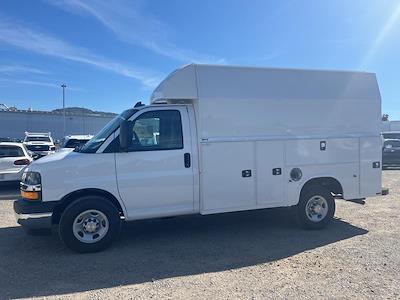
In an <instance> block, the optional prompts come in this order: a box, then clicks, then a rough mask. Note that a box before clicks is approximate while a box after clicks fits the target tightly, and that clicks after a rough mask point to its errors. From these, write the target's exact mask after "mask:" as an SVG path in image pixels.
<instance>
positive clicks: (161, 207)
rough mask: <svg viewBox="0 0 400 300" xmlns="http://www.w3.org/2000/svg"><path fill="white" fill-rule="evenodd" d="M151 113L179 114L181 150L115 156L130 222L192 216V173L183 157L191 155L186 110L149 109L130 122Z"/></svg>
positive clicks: (174, 108)
mask: <svg viewBox="0 0 400 300" xmlns="http://www.w3.org/2000/svg"><path fill="white" fill-rule="evenodd" d="M154 110H173V111H179V112H180V116H181V120H182V130H183V137H184V139H183V144H184V145H183V146H184V147H183V149H177V150H159V151H138V152H121V153H116V154H115V168H116V175H117V185H118V191H119V195H120V198H121V199H122V201H123V202H124V204H125V206H126V209H127V216H126V218H127V219H130V220H133V219H142V218H154V217H161V216H169V215H175V214H181V215H182V214H193V213H194V210H195V206H194V197H193V196H194V193H193V189H194V185H193V169H192V168H185V167H184V154H185V153H192V141H191V136H192V135H191V131H190V124H189V115H188V110H187V108H186V107H185V106H173V107H149V108H145V109H142V110H141V111H139V112H138V113H136V114H135V115H134V116H132V117H131V120H133V119H135V118H138V117H139V116H140V115H142V114H145V113H148V112H151V111H154Z"/></svg>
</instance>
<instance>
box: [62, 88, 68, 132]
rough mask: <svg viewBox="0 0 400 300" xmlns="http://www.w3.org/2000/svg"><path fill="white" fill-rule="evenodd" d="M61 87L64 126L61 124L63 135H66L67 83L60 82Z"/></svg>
mask: <svg viewBox="0 0 400 300" xmlns="http://www.w3.org/2000/svg"><path fill="white" fill-rule="evenodd" d="M61 87H62V96H63V119H64V120H63V122H64V126H63V137H64V136H66V134H65V88H66V87H67V85H66V84H65V83H63V84H61Z"/></svg>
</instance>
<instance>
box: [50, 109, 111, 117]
mask: <svg viewBox="0 0 400 300" xmlns="http://www.w3.org/2000/svg"><path fill="white" fill-rule="evenodd" d="M52 112H54V113H60V114H62V113H63V109H62V108H57V109H54V110H52ZM65 113H66V114H74V115H110V116H114V115H116V114H115V113H111V112H103V111H93V110H91V109H88V108H84V107H66V108H65Z"/></svg>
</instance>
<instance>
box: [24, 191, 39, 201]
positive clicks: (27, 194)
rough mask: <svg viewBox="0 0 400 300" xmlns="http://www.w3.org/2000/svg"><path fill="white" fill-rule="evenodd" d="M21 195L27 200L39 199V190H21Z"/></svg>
mask: <svg viewBox="0 0 400 300" xmlns="http://www.w3.org/2000/svg"><path fill="white" fill-rule="evenodd" d="M21 196H22V198H24V199H28V200H39V199H40V193H39V192H26V191H21Z"/></svg>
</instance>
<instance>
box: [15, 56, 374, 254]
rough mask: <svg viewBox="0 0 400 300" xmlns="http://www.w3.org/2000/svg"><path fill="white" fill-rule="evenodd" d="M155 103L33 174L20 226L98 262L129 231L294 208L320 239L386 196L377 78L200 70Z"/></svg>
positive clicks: (164, 87)
mask: <svg viewBox="0 0 400 300" xmlns="http://www.w3.org/2000/svg"><path fill="white" fill-rule="evenodd" d="M150 103H151V104H150V105H146V106H142V105H137V106H136V107H134V108H131V109H127V110H126V111H124V112H122V113H121V114H120V115H119V116H117V117H116V118H115V119H113V120H112V121H111V122H110V123H108V124H107V125H106V126H105V127H104V128H103V129H102V130H101V131H100V132H99V133H97V134H96V135H95V136H94V137H93V138H92V139H91V140H90V141H89V142H87V143H86V144H85V145H84V146H83V147H82V148H80V149H78V150H75V151H73V152H68V151H65V152H63V151H61V152H59V153H55V154H54V155H50V156H47V157H44V158H41V159H40V160H37V161H35V162H33V163H32V164H31V165H29V166H28V167H27V169H26V170H25V172H24V174H23V178H22V182H21V195H22V198H21V199H19V200H18V201H16V202H15V204H14V209H15V213H16V216H17V220H18V223H19V224H21V225H22V226H24V227H27V228H30V229H41V228H51V227H53V226H56V227H57V228H58V231H59V235H60V237H61V240H62V241H63V242H64V243H65V245H66V246H68V247H69V248H71V249H73V250H75V251H78V252H93V251H99V250H102V249H104V248H106V247H107V246H109V245H110V244H111V242H112V241H113V240H114V239H115V238H116V237H117V235H118V232H119V231H120V226H121V222H123V221H124V222H127V221H134V220H140V219H148V218H159V217H167V216H180V215H189V214H202V215H207V214H216V213H225V212H233V211H243V210H254V209H264V208H272V207H292V208H293V209H294V210H295V212H296V217H297V218H298V220H299V222H300V224H301V225H302V226H304V227H306V228H311V229H319V228H322V227H324V226H326V225H327V224H328V223H329V222H330V221H331V220H332V218H333V216H334V213H335V199H338V198H341V199H345V200H352V199H360V198H366V197H372V196H376V195H381V194H382V188H381V163H382V138H381V135H380V131H381V98H380V93H379V88H378V84H377V80H376V77H375V75H374V74H372V73H365V72H346V71H316V70H291V69H269V68H250V67H231V66H214V65H194V64H192V65H188V66H185V67H183V68H181V69H178V70H176V71H175V72H173V73H172V74H170V75H169V76H168V77H167V78H166V79H165V80H164V81H162V82H161V83H160V85H159V86H158V87H157V88H156V89H155V90H154V92H153V93H152V95H151V99H150Z"/></svg>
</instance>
